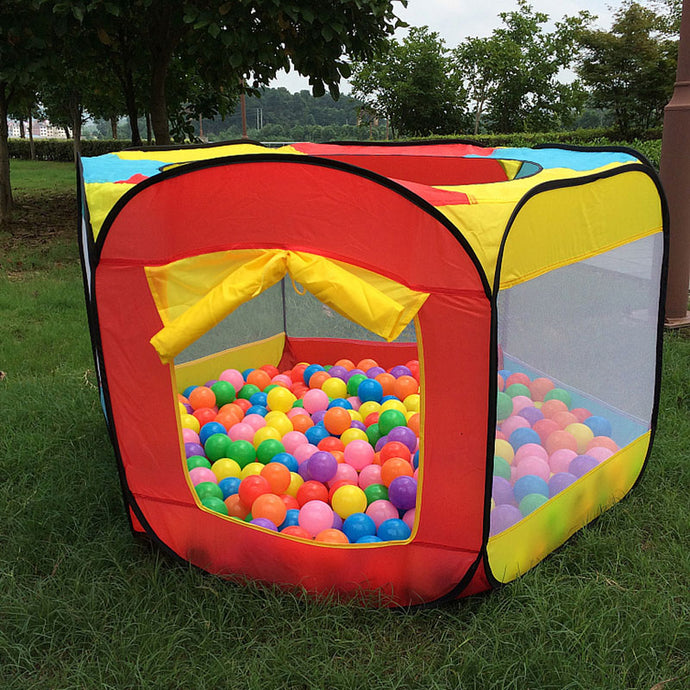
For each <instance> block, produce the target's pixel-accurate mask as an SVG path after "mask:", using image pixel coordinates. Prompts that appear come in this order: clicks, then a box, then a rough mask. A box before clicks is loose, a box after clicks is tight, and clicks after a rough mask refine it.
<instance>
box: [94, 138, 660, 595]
mask: <svg viewBox="0 0 690 690" xmlns="http://www.w3.org/2000/svg"><path fill="white" fill-rule="evenodd" d="M80 174H81V183H80V189H81V197H80V198H81V208H82V218H81V249H82V258H83V270H84V280H85V290H86V298H87V307H88V315H89V321H90V328H91V335H92V341H93V350H94V356H95V361H96V368H97V372H98V377H99V384H100V389H101V397H102V403H103V407H104V411H105V416H106V421H107V426H108V429H109V432H110V435H111V438H112V441H113V445H114V448H115V452H116V456H117V460H118V465H119V469H120V477H121V481H122V487H123V492H124V499H125V503H126V506H127V510H128V514H129V517H130V520H131V523H132V527H133V529H134V530H135V531H137V532H144V533H146V534H147V535H149V536H150V537H151V538H152V539H153V540H154V541H156V542H158V543H159V544H161V545H162V546H163V547H164V548H166V549H167V550H168V551H170V552H172V553H174V554H176V555H177V556H179V557H180V558H182V559H185V560H187V561H190V562H191V563H193V564H195V565H197V566H199V567H201V568H203V569H206V570H208V571H210V572H212V573H217V574H220V575H223V576H232V577H239V578H251V579H256V580H259V581H263V582H272V583H278V584H280V585H285V586H297V587H303V588H305V589H306V590H307V591H309V592H312V593H314V594H321V593H330V592H336V593H339V594H343V595H347V596H355V595H360V594H361V593H362V592H364V593H367V592H382V593H383V595H384V596H383V597H382V598H381V599H380V600H381V601H382V602H384V603H385V604H389V605H410V604H422V603H430V602H439V601H447V600H451V599H455V598H458V597H461V596H466V595H469V594H473V593H476V592H479V591H482V590H486V589H489V588H491V587H494V586H496V585H498V584H499V583H505V582H509V581H511V580H513V579H514V578H516V577H517V576H518V575H520V574H522V573H524V572H525V571H527V570H528V569H529V568H531V567H532V566H534V565H535V564H537V563H538V562H539V561H540V560H541V559H542V558H544V557H545V556H546V555H547V554H548V553H550V552H551V551H553V550H554V549H555V548H556V547H558V546H559V545H560V544H562V543H563V542H564V541H565V540H567V539H568V537H570V536H571V535H572V534H573V533H574V532H576V531H577V530H578V529H580V528H581V527H582V526H583V525H585V524H587V523H588V522H589V521H591V520H592V519H594V518H596V517H597V516H598V515H600V514H601V513H602V512H603V511H604V510H606V509H607V508H609V507H610V506H611V505H613V504H614V503H616V502H617V501H618V500H620V499H621V498H622V497H623V496H624V495H625V494H626V493H627V492H628V491H629V490H630V489H631V487H632V486H633V484H634V483H635V482H636V480H637V479H638V477H639V476H640V473H641V471H642V468H643V466H644V463H645V460H646V458H647V455H648V453H649V449H650V444H651V440H652V435H653V431H654V425H655V417H656V410H657V400H658V387H659V362H660V342H661V324H662V316H661V312H660V309H661V307H660V305H661V304H662V293H663V277H664V275H665V270H664V266H665V246H666V242H665V233H666V225H667V223H666V220H665V219H666V214H665V210H664V208H665V207H664V202H663V198H662V194H661V191H660V187H659V184H658V181H657V178H656V176H655V174H654V172H653V170H652V169H651V167H650V166H649V164H648V163H646V161H644V160H643V159H641V157H640V156H639V155H638V154H636V153H635V152H634V151H631V150H627V149H618V148H610V149H571V148H565V147H544V148H535V149H511V148H496V149H494V148H482V147H477V146H473V145H469V144H465V143H447V142H442V143H437V142H434V143H425V144H416V143H412V144H409V145H397V144H395V145H361V144H324V145H317V144H306V143H305V144H294V145H291V146H284V147H282V148H279V149H267V148H265V147H263V146H260V145H255V144H249V143H234V144H225V145H218V146H201V147H186V148H169V149H168V148H159V149H144V150H128V151H122V152H119V153H114V154H108V155H104V156H98V157H94V158H83V159H81V162H80ZM358 364H360V368H362V371H359V372H354V371H353V367H354V368H357V365H358ZM307 365H308V366H309V369H307ZM331 366H332V368H331ZM364 367H366V368H367V370H366V371H365V370H364ZM252 372H254V373H252ZM316 373H318V376H316ZM238 376H239V377H240V378H239V379H238V378H237V377H238ZM336 379H338V380H336ZM365 380H366V381H368V382H369V383H365V384H364V387H362V386H361V384H362V381H365ZM219 381H226V382H229V381H234V385H232V388H231V390H229V392H228V388H227V386H225V384H222V385H221V386H220V387H219V386H218V385H217V384H218V382H219ZM252 381H253V382H254V383H251V382H252ZM372 381H374V382H375V383H372ZM417 382H418V383H417ZM257 384H258V385H257ZM353 384H356V385H353ZM379 384H380V385H379ZM255 385H256V387H252V386H255ZM224 386H225V387H224ZM271 386H273V387H271ZM276 386H277V387H278V389H280V390H278V392H277V393H275V392H274V391H275V390H276ZM417 386H418V387H419V388H418V390H417ZM208 389H210V390H211V391H214V390H215V391H216V393H215V394H214V396H215V397H213V398H212V399H211V400H210V402H208V401H207V402H206V403H203V404H197V405H193V404H192V403H191V402H190V400H193V399H194V397H195V396H196V397H197V398H200V396H201V397H203V396H202V395H201V394H202V393H203V395H207V393H206V391H207V390H208ZM195 390H196V391H197V392H196V393H194V391H195ZM313 391H317V392H313ZM400 391H402V393H401V392H400ZM323 392H327V396H326V398H325V401H326V402H325V403H324V404H322V405H320V406H319V405H317V404H315V403H313V402H312V399H313V400H316V399H317V398H318V396H322V397H323ZM383 393H385V395H383ZM396 393H397V395H396ZM310 394H311V398H307V397H306V396H308V395H310ZM235 396H237V398H236V397H235ZM320 399H321V398H319V400H320ZM272 400H273V403H272V402H271V401H272ZM275 401H278V402H277V403H276V402H275ZM308 401H309V404H308ZM365 405H366V407H365ZM333 407H340V408H342V409H344V410H348V411H347V415H346V417H345V421H346V424H345V427H343V428H339V429H336V430H335V431H334V427H333V426H332V425H331V426H330V429H327V428H326V426H328V425H327V424H326V422H325V421H324V420H325V415H327V414H328V412H329V411H330V410H331V409H332V408H333ZM250 408H251V409H250ZM296 408H301V409H296ZM199 410H201V412H199ZM359 410H361V411H362V414H360V413H359ZM389 410H395V412H394V413H388V412H389ZM364 413H366V414H364ZM386 413H388V414H386ZM339 414H340V415H341V416H342V410H341V411H340V412H337V413H332V415H331V416H332V417H333V416H334V415H335V416H336V417H337V415H339ZM243 415H244V417H243ZM348 415H349V418H348ZM384 415H386V416H384ZM190 417H191V418H192V419H190ZM257 419H258V422H257ZM384 419H385V420H386V421H385V424H384ZM195 420H196V421H195ZM267 420H269V421H267ZM275 420H279V421H275ZM286 420H289V422H290V423H289V424H286ZM391 420H392V421H391ZM220 421H222V422H224V423H223V424H222V426H221V427H219V426H218V424H219V423H220ZM250 421H251V422H252V424H249V422H250ZM350 422H351V424H350ZM211 423H215V424H216V426H215V427H208V428H207V433H205V432H204V428H205V427H204V425H205V424H211ZM293 423H294V428H293ZM238 425H239V426H238ZM248 425H249V427H250V430H251V434H256V435H255V436H253V437H252V436H251V435H250V436H249V437H248V438H247V437H245V438H240V437H239V436H240V432H239V429H242V430H244V431H243V433H246V432H247V426H248ZM269 426H271V429H268V427H269ZM346 427H350V428H346ZM297 428H299V429H300V431H295V429H297ZM210 430H212V432H213V433H212V434H211V433H210ZM195 434H196V436H195ZM288 434H291V435H289V436H288ZM381 437H383V438H381ZM410 438H411V439H412V442H411V443H410ZM190 439H191V440H190ZM209 439H211V440H209ZM299 439H302V441H303V443H302V444H301V445H300V444H299V443H298V441H299ZM324 439H326V440H325V442H324ZM395 439H397V440H395ZM267 441H270V443H267ZM288 441H289V443H288ZM276 443H278V445H277V446H276ZM190 444H191V445H190ZM271 444H273V445H271ZM351 444H355V445H352V449H354V448H355V447H357V448H358V451H357V452H358V453H360V452H361V453H364V456H361V457H360V456H358V458H359V459H358V460H356V461H352V462H350V460H348V453H349V456H350V457H354V456H353V453H354V451H353V450H352V449H351V450H350V451H348V448H349V447H350V445H351ZM403 445H404V446H406V448H407V449H408V450H406V449H405V448H402V446H403ZM211 446H213V449H212V450H211V449H210V448H211ZM307 446H308V448H307ZM315 446H316V447H317V448H318V452H320V453H321V455H322V456H323V453H324V452H326V451H323V449H324V448H326V449H330V451H332V452H331V455H332V457H334V458H335V459H336V461H337V463H336V464H337V468H336V464H334V465H333V467H334V468H336V469H337V474H336V475H328V477H330V479H329V478H328V477H325V476H321V475H320V474H319V473H321V472H322V469H319V472H317V470H316V466H314V467H311V470H310V469H309V467H310V465H309V463H311V456H312V455H313V453H315V452H317V448H315ZM240 447H241V448H242V453H244V452H245V451H246V450H247V448H249V457H246V456H245V455H243V454H241V453H240V452H239V450H238V449H240ZM219 449H220V450H219ZM271 449H272V450H271ZM384 449H385V450H384ZM391 449H392V450H391ZM396 449H397V450H396ZM269 451H270V452H269ZM283 451H284V452H283ZM326 455H328V452H326ZM206 456H208V457H206ZM240 456H242V457H240ZM278 456H279V457H278ZM393 456H395V457H393ZM274 457H275V458H276V460H273V458H274ZM190 458H191V460H190ZM363 458H364V459H363ZM327 459H328V458H327ZM390 460H394V461H395V462H394V463H393V464H392V465H389V467H392V466H393V465H395V468H397V469H395V472H394V478H393V480H392V481H395V480H396V479H398V478H399V477H404V480H402V481H404V482H407V484H405V486H406V487H407V490H408V496H407V498H406V499H405V501H407V503H406V502H405V501H398V502H396V503H394V502H393V491H394V485H393V483H392V481H391V478H390V477H391V476H393V475H390V472H389V476H388V481H384V480H383V478H382V477H383V476H384V475H385V472H384V470H383V467H384V466H385V465H384V463H385V462H388V461H390ZM250 461H251V462H250ZM279 461H280V462H282V464H283V465H284V467H287V468H288V469H289V470H290V473H288V474H287V476H288V477H289V482H290V484H289V488H288V489H286V488H285V486H282V487H278V488H275V487H273V485H271V491H268V493H271V495H272V496H273V497H272V498H271V499H270V500H272V501H273V502H274V503H275V502H276V501H277V502H278V503H280V501H278V499H276V498H275V496H282V498H281V501H282V503H283V504H284V505H285V507H286V509H288V510H287V513H284V514H285V515H286V517H285V523H283V524H282V525H273V524H272V523H271V522H270V520H269V521H268V522H266V521H265V520H264V521H262V520H261V519H256V518H255V516H253V515H251V512H250V509H251V510H254V511H255V512H256V513H257V514H259V512H260V511H259V508H258V507H257V506H258V505H259V504H258V503H257V502H256V501H258V500H259V499H258V498H256V501H255V502H253V503H252V502H251V501H250V503H249V504H247V501H248V500H249V499H248V498H247V497H248V496H249V493H248V489H247V490H245V492H244V494H243V493H242V488H241V487H242V482H245V481H246V479H247V477H251V476H253V477H255V479H253V480H252V481H253V482H255V484H256V483H257V482H262V481H263V480H261V479H256V477H257V476H258V477H263V476H264V473H263V467H268V465H271V466H272V467H275V463H278V462H279ZM257 462H258V463H261V464H258V465H256V464H254V463H257ZM324 462H326V461H325V460H324ZM329 462H330V459H329ZM218 463H220V464H218ZM272 463H273V464H272ZM396 463H397V464H396ZM326 464H327V463H326ZM343 464H350V467H348V468H345V469H343V468H342V465H343ZM249 465H251V467H249V469H248V470H245V468H246V467H248V466H249ZM303 465H304V466H303ZM369 465H371V467H369ZM374 465H380V467H375V466H374ZM365 466H366V467H368V469H366V472H365ZM209 468H210V469H209ZM233 468H234V469H233ZM252 468H253V469H252ZM221 469H222V470H223V471H222V472H221V471H220V470H221ZM278 469H279V470H280V471H281V472H283V471H284V470H281V469H280V468H278ZM240 470H241V472H240ZM341 471H342V472H341ZM391 471H392V470H391ZM242 473H244V474H242ZM363 474H366V475H367V476H368V477H369V476H371V477H373V479H369V480H367V481H366V482H365V481H364V478H363V477H362V475H363ZM214 475H215V478H214ZM238 475H239V476H238ZM200 477H201V478H202V479H203V481H200V480H199V478H200ZM339 478H340V480H342V481H343V482H344V483H343V484H340V485H338V486H337V487H333V483H334V481H335V480H336V479H339ZM318 479H320V484H319V481H317V480H318ZM413 479H416V483H414V484H412V483H411V482H412V480H413ZM303 480H306V481H305V482H304V484H306V483H307V482H311V484H310V485H309V486H310V487H311V489H310V491H311V490H312V489H313V490H314V491H315V492H316V493H312V494H309V495H306V494H305V493H304V492H305V490H304V489H303V490H302V491H303V493H302V494H299V489H300V488H301V486H302V482H303ZM216 482H217V484H218V486H216ZM223 482H225V483H223ZM250 483H251V482H248V483H247V484H245V486H249V484H250ZM202 484H203V485H204V486H205V487H206V488H205V489H204V491H203V492H202V490H201V488H199V487H201V486H202ZM317 484H319V486H318V487H317V488H316V489H314V487H315V486H316V485H317ZM209 485H210V489H208V491H209V493H206V489H207V488H208V486H209ZM256 485H257V486H258V484H256ZM372 485H373V486H374V487H375V490H372V489H369V493H367V491H366V489H367V487H370V486H372ZM238 486H239V487H240V488H239V489H238ZM262 486H263V484H262ZM397 486H402V483H398V484H397ZM410 486H413V487H416V488H415V489H414V491H415V493H413V494H412V497H411V502H410V496H409V487H410ZM343 487H346V488H345V491H344V492H342V493H341V494H340V495H341V496H344V497H346V498H347V500H345V499H343V500H341V501H340V503H337V500H336V498H335V496H337V495H338V491H340V490H341V489H342V488H343ZM334 489H337V490H335V492H334ZM319 492H321V493H319ZM324 492H325V493H324ZM377 492H378V493H377ZM264 493H265V492H264ZM257 495H258V494H257ZM305 495H306V498H307V499H309V500H308V501H307V502H305V500H304V498H305ZM208 496H211V499H209V498H208ZM252 496H253V497H252V500H254V498H255V496H254V495H252ZM300 497H301V500H298V499H299V498H300ZM362 497H364V499H362ZM243 501H244V502H243ZM310 501H314V502H318V504H319V505H318V506H317V507H318V508H319V510H322V512H321V513H319V515H325V514H326V513H327V522H328V524H325V523H324V524H323V525H322V527H324V530H323V532H320V533H319V534H321V535H322V536H321V538H319V536H317V538H316V540H315V539H313V538H312V537H313V536H314V533H315V531H316V529H312V531H311V532H309V530H308V529H307V528H306V527H304V526H303V525H306V524H307V521H306V517H305V516H306V514H307V513H306V510H307V509H306V508H305V505H307V504H308V503H309V502H310ZM361 501H363V503H362V502H361ZM266 503H267V504H268V503H270V501H269V500H268V499H266ZM374 504H376V505H377V506H378V507H379V508H380V509H381V511H383V512H381V513H376V514H374V513H375V511H374V509H372V505H374ZM262 505H263V504H262ZM271 505H273V504H271ZM324 505H326V506H328V508H327V509H326V508H323V506H324ZM226 506H231V507H230V508H226ZM243 506H244V507H243ZM290 506H292V507H291V508H290ZM343 506H344V507H343ZM348 506H349V507H348ZM352 506H354V507H352ZM382 506H383V507H382ZM312 508H313V506H312ZM375 508H376V506H375ZM384 508H385V510H384ZM377 510H378V508H377ZM391 510H392V511H393V512H392V513H390V511H391ZM290 511H292V513H290ZM323 511H325V513H324V512H323ZM386 511H389V512H386ZM247 512H250V514H249V515H247ZM278 512H280V510H279V511H278ZM353 513H355V517H354V518H352V520H350V517H351V515H352V514H353ZM288 514H291V515H292V518H291V520H292V522H291V524H290V526H291V527H292V529H288V530H287V531H283V530H284V529H286V528H285V525H286V524H287V523H288V522H289V520H288V517H287V515H288ZM362 514H364V515H365V516H366V515H373V518H375V519H373V522H374V523H375V531H374V532H371V531H370V532H367V529H369V527H367V525H370V524H371V523H372V520H369V518H367V517H361V515H362ZM282 516H283V513H281V515H280V518H277V520H280V519H282ZM303 517H305V519H304V520H303ZM331 518H332V520H331ZM360 519H361V521H362V522H361V525H364V527H362V530H364V532H363V533H366V534H365V537H366V538H364V539H358V538H356V537H357V530H354V532H353V531H352V530H351V529H350V530H349V532H348V530H347V529H346V526H345V525H346V523H347V524H350V525H353V524H354V522H353V521H356V520H360ZM348 520H350V522H349V523H348ZM386 521H389V526H390V525H395V526H396V528H395V529H396V530H398V527H399V526H400V525H405V526H406V527H400V529H399V530H398V531H395V530H393V532H390V531H388V532H386V534H385V535H384V536H383V537H382V536H381V534H382V533H383V531H384V528H383V527H381V525H382V524H384V523H385V522H386ZM358 524H360V523H358ZM361 525H360V527H361ZM360 527H357V529H360ZM365 527H366V529H365ZM296 528H299V529H296ZM300 529H304V530H306V531H307V532H309V534H308V535H306V537H305V535H304V532H300ZM319 529H320V528H319ZM276 530H280V531H276ZM334 534H335V536H333V535H334ZM343 534H344V535H345V536H343ZM323 535H325V536H323ZM348 535H349V536H348Z"/></svg>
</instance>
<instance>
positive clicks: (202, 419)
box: [192, 407, 217, 426]
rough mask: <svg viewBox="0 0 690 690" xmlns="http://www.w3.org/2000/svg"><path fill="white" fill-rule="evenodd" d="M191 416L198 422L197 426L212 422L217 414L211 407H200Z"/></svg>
mask: <svg viewBox="0 0 690 690" xmlns="http://www.w3.org/2000/svg"><path fill="white" fill-rule="evenodd" d="M192 414H193V415H194V416H195V417H196V418H197V419H198V420H199V426H204V424H208V423H209V422H214V421H215V419H216V416H217V412H216V411H215V410H214V409H213V408H212V407H200V408H199V409H198V410H194V412H192Z"/></svg>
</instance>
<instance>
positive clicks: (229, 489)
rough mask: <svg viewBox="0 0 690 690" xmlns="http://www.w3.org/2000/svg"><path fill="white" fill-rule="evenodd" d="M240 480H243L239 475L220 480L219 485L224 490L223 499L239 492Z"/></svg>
mask: <svg viewBox="0 0 690 690" xmlns="http://www.w3.org/2000/svg"><path fill="white" fill-rule="evenodd" d="M240 481H242V480H241V479H240V478H239V477H225V479H221V480H220V481H219V482H218V487H219V488H220V490H221V491H222V492H223V500H225V499H226V498H227V497H228V496H232V495H233V494H236V493H237V492H238V490H239V488H240Z"/></svg>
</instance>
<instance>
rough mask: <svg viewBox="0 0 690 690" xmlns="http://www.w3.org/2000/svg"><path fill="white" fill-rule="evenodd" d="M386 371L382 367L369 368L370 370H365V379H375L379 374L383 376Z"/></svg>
mask: <svg viewBox="0 0 690 690" xmlns="http://www.w3.org/2000/svg"><path fill="white" fill-rule="evenodd" d="M385 373H386V370H385V369H384V368H383V367H371V369H367V371H366V374H367V378H370V379H375V378H376V377H377V376H378V375H379V374H385Z"/></svg>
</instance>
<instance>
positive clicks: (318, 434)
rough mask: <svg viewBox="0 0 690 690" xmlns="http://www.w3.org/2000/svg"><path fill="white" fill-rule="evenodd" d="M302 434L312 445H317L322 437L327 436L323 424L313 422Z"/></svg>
mask: <svg viewBox="0 0 690 690" xmlns="http://www.w3.org/2000/svg"><path fill="white" fill-rule="evenodd" d="M304 435H305V436H306V437H307V440H308V441H309V443H311V444H312V445H314V446H318V445H319V443H320V442H321V441H323V439H325V438H327V437H328V436H329V433H328V430H327V429H326V427H325V426H321V425H320V424H315V425H314V426H312V427H309V428H308V429H307V430H306V431H305V432H304Z"/></svg>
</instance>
